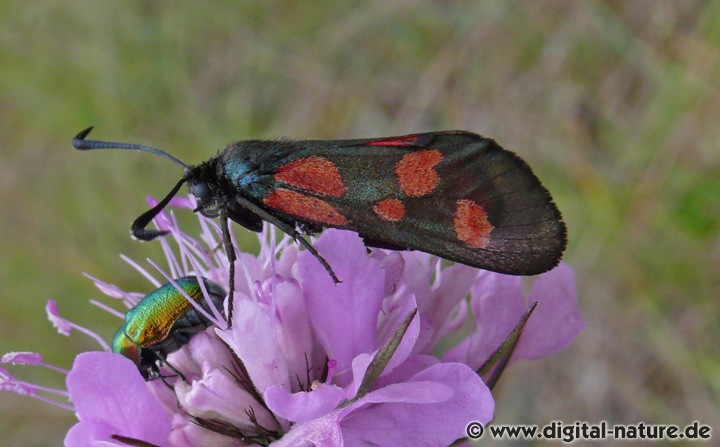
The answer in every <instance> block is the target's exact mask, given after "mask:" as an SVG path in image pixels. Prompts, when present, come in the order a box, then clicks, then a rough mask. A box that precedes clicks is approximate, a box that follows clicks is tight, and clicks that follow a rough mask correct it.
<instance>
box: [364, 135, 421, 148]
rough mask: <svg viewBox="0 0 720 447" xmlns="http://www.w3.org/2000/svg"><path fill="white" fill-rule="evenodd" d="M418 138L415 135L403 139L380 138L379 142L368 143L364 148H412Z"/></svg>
mask: <svg viewBox="0 0 720 447" xmlns="http://www.w3.org/2000/svg"><path fill="white" fill-rule="evenodd" d="M419 138H420V137H419V136H417V135H407V136H404V137H391V138H382V139H379V140H373V141H368V142H367V143H365V145H366V146H412V145H413V144H415V143H417V140H418V139H419Z"/></svg>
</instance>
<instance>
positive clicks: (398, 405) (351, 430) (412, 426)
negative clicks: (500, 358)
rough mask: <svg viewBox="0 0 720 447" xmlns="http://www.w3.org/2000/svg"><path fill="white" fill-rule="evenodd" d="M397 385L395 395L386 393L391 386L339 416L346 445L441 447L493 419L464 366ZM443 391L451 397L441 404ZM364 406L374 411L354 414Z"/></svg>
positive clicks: (436, 369)
mask: <svg viewBox="0 0 720 447" xmlns="http://www.w3.org/2000/svg"><path fill="white" fill-rule="evenodd" d="M430 384H432V385H430ZM398 385H402V390H399V389H398V390H396V391H399V392H392V393H391V392H389V391H388V389H390V388H392V387H394V386H397V385H390V386H387V387H385V388H383V389H381V390H378V391H374V392H372V393H369V394H368V395H367V396H365V397H364V398H362V399H360V400H359V401H358V402H356V403H355V404H353V405H352V407H353V409H351V408H350V407H348V408H347V409H346V410H344V414H343V416H344V417H343V419H342V420H341V422H340V426H341V427H342V433H343V438H344V441H345V443H346V445H437V446H446V445H450V444H452V443H453V442H454V441H455V440H457V439H460V438H463V437H464V436H465V427H466V426H467V424H468V422H470V421H479V422H481V423H482V424H486V423H487V422H488V421H490V420H491V419H492V415H493V411H494V407H495V404H494V401H493V399H492V395H491V394H490V390H488V388H487V387H486V386H485V384H484V383H483V382H482V380H481V379H480V378H479V377H478V376H477V374H475V372H474V371H472V370H471V369H470V368H468V367H467V366H466V365H463V364H460V363H443V364H438V365H435V366H432V367H430V368H428V369H427V370H425V371H422V372H420V373H418V374H416V375H415V376H414V377H413V378H412V379H411V381H409V382H407V383H404V384H398ZM413 385H415V386H413ZM442 389H447V390H449V391H450V394H449V395H447V394H445V397H446V398H444V399H443V398H442V397H443V393H444V392H443V391H441V390H442ZM383 401H384V403H381V402H383ZM366 402H374V403H375V405H372V406H369V407H364V408H362V409H357V408H358V407H359V406H361V405H363V404H364V403H366ZM422 402H425V403H422ZM352 410H354V411H352Z"/></svg>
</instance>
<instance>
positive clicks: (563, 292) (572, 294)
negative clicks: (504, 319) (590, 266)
mask: <svg viewBox="0 0 720 447" xmlns="http://www.w3.org/2000/svg"><path fill="white" fill-rule="evenodd" d="M529 301H530V302H534V301H537V302H538V305H537V308H536V309H535V312H533V314H532V316H531V317H530V319H529V320H528V322H527V324H526V326H525V330H524V331H523V334H522V336H521V338H520V341H519V342H518V345H517V348H516V349H515V353H514V355H513V357H514V358H524V359H535V358H539V357H544V356H547V355H550V354H552V353H554V352H557V351H560V350H561V349H563V348H565V347H567V346H568V345H569V344H570V343H572V341H573V340H574V339H575V337H577V335H578V334H579V333H580V332H582V330H583V327H584V326H585V323H584V321H583V319H582V317H581V316H580V309H579V308H578V302H577V293H576V291H575V273H574V272H573V270H572V268H570V267H569V266H568V265H567V264H565V263H564V262H563V263H560V265H558V266H557V267H555V268H554V269H553V270H551V271H549V272H547V273H544V274H542V275H540V276H539V277H538V278H537V280H536V281H535V283H534V284H533V285H532V289H531V290H530V298H529Z"/></svg>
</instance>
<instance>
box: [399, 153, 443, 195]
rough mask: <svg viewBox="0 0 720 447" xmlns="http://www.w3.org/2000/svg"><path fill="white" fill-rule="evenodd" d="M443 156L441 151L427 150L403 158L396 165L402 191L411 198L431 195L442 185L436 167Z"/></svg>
mask: <svg viewBox="0 0 720 447" xmlns="http://www.w3.org/2000/svg"><path fill="white" fill-rule="evenodd" d="M442 158H443V156H442V154H441V153H440V152H439V151H436V150H434V149H433V150H427V151H419V152H413V153H410V154H407V155H405V156H403V158H402V159H401V160H400V161H399V162H398V164H397V165H395V174H397V176H398V184H399V185H400V189H401V190H402V191H403V192H404V193H405V194H407V195H409V196H414V197H419V196H424V195H426V194H430V193H431V192H433V190H434V189H435V188H436V187H437V185H438V183H440V177H439V176H438V174H437V172H435V169H434V166H435V165H436V164H438V163H440V160H442Z"/></svg>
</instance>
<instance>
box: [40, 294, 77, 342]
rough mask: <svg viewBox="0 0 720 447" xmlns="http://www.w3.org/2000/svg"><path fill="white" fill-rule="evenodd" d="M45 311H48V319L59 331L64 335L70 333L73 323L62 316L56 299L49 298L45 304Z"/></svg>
mask: <svg viewBox="0 0 720 447" xmlns="http://www.w3.org/2000/svg"><path fill="white" fill-rule="evenodd" d="M45 312H46V313H47V317H48V320H50V322H51V323H52V325H53V326H54V327H55V328H56V329H57V330H58V332H59V333H61V334H62V335H70V332H71V331H72V324H70V322H68V321H67V320H66V319H64V318H62V317H61V316H60V312H59V311H58V307H57V303H56V302H55V300H48V302H47V304H46V305H45Z"/></svg>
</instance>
